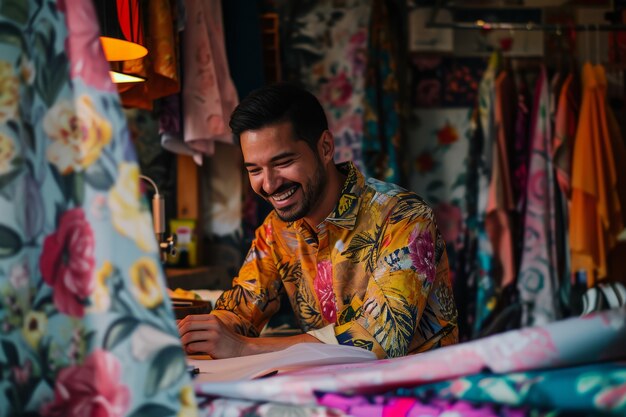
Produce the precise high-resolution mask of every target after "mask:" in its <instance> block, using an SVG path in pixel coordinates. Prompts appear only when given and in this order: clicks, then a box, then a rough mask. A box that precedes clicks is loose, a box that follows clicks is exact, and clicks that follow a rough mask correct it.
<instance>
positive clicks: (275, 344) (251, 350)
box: [242, 333, 322, 356]
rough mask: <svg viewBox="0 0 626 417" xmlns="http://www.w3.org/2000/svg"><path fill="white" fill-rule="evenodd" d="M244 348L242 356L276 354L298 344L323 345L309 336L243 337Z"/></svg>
mask: <svg viewBox="0 0 626 417" xmlns="http://www.w3.org/2000/svg"><path fill="white" fill-rule="evenodd" d="M242 337H243V341H244V346H243V350H242V355H243V356H246V355H256V354H259V353H267V352H275V351H277V350H282V349H286V348H288V347H289V346H292V345H295V344H297V343H322V342H320V341H319V340H318V339H316V338H315V337H313V336H311V335H309V334H306V333H305V334H298V335H294V336H282V337H246V336H242Z"/></svg>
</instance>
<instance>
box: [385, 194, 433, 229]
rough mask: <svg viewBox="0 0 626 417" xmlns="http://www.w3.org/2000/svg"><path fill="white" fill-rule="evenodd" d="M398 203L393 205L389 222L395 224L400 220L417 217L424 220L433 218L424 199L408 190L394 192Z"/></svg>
mask: <svg viewBox="0 0 626 417" xmlns="http://www.w3.org/2000/svg"><path fill="white" fill-rule="evenodd" d="M396 197H397V198H398V204H397V205H396V206H395V207H394V210H393V212H392V213H391V216H390V217H389V220H390V223H391V224H395V223H398V222H400V221H403V220H405V221H407V222H412V221H414V220H416V219H418V218H422V219H424V220H433V219H434V216H433V211H432V209H431V208H430V207H428V205H427V204H426V203H425V202H424V200H423V199H422V198H421V197H420V196H418V195H417V194H414V193H410V192H401V193H398V194H396Z"/></svg>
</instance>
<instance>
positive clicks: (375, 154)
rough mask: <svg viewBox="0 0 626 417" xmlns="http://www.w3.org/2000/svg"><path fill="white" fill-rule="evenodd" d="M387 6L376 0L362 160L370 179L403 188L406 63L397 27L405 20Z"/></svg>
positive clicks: (366, 85) (367, 83)
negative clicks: (402, 78)
mask: <svg viewBox="0 0 626 417" xmlns="http://www.w3.org/2000/svg"><path fill="white" fill-rule="evenodd" d="M387 3H388V2H386V1H383V0H374V2H373V5H372V16H371V23H370V28H369V42H368V54H367V56H368V60H367V70H366V77H365V104H364V109H365V112H364V119H365V126H364V129H363V159H364V163H365V166H366V167H367V172H366V175H367V176H370V177H374V178H378V179H379V180H383V181H387V182H392V183H394V184H401V183H402V181H401V179H402V177H403V175H402V173H401V172H400V165H399V161H398V156H399V155H398V151H399V149H400V148H401V145H402V137H401V132H402V129H401V128H400V112H401V111H402V107H403V106H402V103H401V102H400V98H401V94H400V90H399V89H400V88H401V85H400V82H401V81H400V80H399V76H400V74H399V69H398V65H402V64H400V62H404V61H402V60H399V59H398V49H399V46H400V45H398V42H399V39H397V38H398V37H399V36H398V35H397V30H398V29H397V28H396V26H397V25H398V22H399V21H402V20H401V17H400V16H391V13H390V10H389V8H390V5H389V4H387ZM405 16H406V15H405ZM394 28H396V31H394ZM402 73H404V71H402Z"/></svg>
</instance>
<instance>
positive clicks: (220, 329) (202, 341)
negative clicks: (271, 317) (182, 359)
mask: <svg viewBox="0 0 626 417" xmlns="http://www.w3.org/2000/svg"><path fill="white" fill-rule="evenodd" d="M178 333H179V334H180V339H181V342H182V344H183V349H185V352H186V353H187V354H188V355H193V354H208V355H211V357H212V358H214V359H224V358H234V357H238V356H246V355H255V354H258V353H267V352H275V351H277V350H282V349H286V348H288V347H289V346H292V345H295V344H296V343H305V342H308V343H321V342H320V341H319V340H318V339H316V338H315V337H313V336H311V335H309V334H306V333H305V334H299V335H295V336H285V337H246V336H242V335H240V334H237V333H235V332H233V331H232V330H231V329H230V328H229V327H228V326H226V325H225V324H224V323H222V322H221V321H220V319H218V318H217V317H216V316H215V315H213V314H196V315H189V316H187V317H185V318H184V319H182V320H181V321H179V322H178Z"/></svg>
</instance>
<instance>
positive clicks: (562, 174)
mask: <svg viewBox="0 0 626 417" xmlns="http://www.w3.org/2000/svg"><path fill="white" fill-rule="evenodd" d="M579 102H580V98H579V97H578V92H577V89H576V86H575V79H574V74H569V75H568V76H567V78H566V79H565V81H564V82H563V86H562V87H561V92H560V98H559V104H558V108H557V112H556V116H555V125H554V144H553V152H554V156H553V160H554V168H555V169H556V178H557V181H558V184H559V187H560V188H561V190H562V192H563V194H564V195H565V196H566V197H567V199H568V200H569V198H570V196H571V174H572V151H573V149H574V139H575V137H576V125H577V122H578V110H579Z"/></svg>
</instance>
